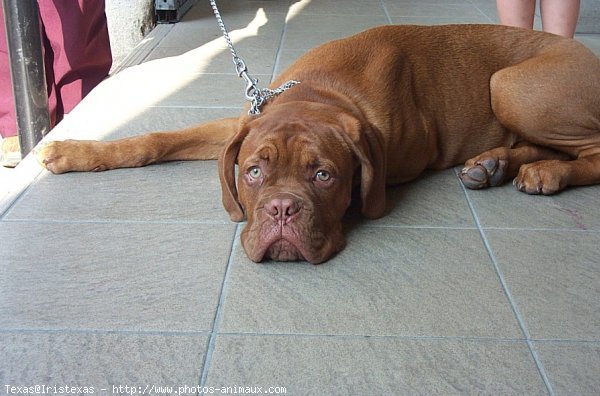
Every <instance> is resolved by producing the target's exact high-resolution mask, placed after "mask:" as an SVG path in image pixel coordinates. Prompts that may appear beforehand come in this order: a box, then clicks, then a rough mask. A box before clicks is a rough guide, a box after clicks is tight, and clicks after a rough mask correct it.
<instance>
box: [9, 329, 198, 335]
mask: <svg viewBox="0 0 600 396" xmlns="http://www.w3.org/2000/svg"><path fill="white" fill-rule="evenodd" d="M11 333H17V334H79V335H90V334H91V335H109V334H116V335H131V336H151V335H158V336H208V335H209V334H210V333H209V331H208V330H131V329H116V330H108V329H71V328H56V329H43V328H38V329H25V328H14V329H10V328H5V329H1V328H0V334H11Z"/></svg>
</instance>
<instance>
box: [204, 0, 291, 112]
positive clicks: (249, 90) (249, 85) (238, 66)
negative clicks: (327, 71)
mask: <svg viewBox="0 0 600 396" xmlns="http://www.w3.org/2000/svg"><path fill="white" fill-rule="evenodd" d="M209 2H210V5H211V7H212V9H213V12H214V13H215V17H216V18H217V24H218V25H219V28H220V29H221V32H223V37H224V38H225V41H227V46H228V47H229V51H230V52H231V56H232V58H233V64H234V65H235V70H236V72H237V75H238V77H241V78H243V79H244V80H245V81H246V92H245V97H246V99H247V100H249V101H250V102H251V103H250V110H248V114H250V115H256V114H260V107H261V106H262V105H263V104H264V103H265V102H266V101H267V100H269V99H271V98H272V97H275V96H277V95H280V94H282V93H283V92H285V91H287V90H288V89H290V88H292V87H293V86H294V85H296V84H300V82H299V81H295V80H289V81H287V82H286V83H284V84H282V85H280V86H279V87H278V88H275V89H269V88H263V89H259V88H258V79H254V78H252V77H250V75H249V74H248V68H247V67H246V63H245V62H244V60H243V59H242V58H240V57H239V56H238V55H237V52H236V51H235V48H234V47H233V42H232V41H231V38H230V37H229V33H228V31H227V28H226V27H225V23H224V22H223V18H221V13H220V12H219V9H218V8H217V3H216V0H209Z"/></svg>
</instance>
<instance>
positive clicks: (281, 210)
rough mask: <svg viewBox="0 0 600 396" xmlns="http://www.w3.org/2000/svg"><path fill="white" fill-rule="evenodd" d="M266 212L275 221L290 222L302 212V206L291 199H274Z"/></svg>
mask: <svg viewBox="0 0 600 396" xmlns="http://www.w3.org/2000/svg"><path fill="white" fill-rule="evenodd" d="M265 210H266V211H267V213H268V214H269V215H270V216H271V217H272V218H273V219H274V220H283V221H287V220H289V219H290V218H291V217H292V216H293V215H295V214H296V213H298V212H299V211H300V205H299V204H298V202H297V201H296V200H293V199H290V198H274V199H272V200H271V201H270V202H268V203H267V204H266V205H265Z"/></svg>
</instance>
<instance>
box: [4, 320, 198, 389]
mask: <svg viewBox="0 0 600 396" xmlns="http://www.w3.org/2000/svg"><path fill="white" fill-rule="evenodd" d="M206 341H207V339H206V337H205V336H202V335H169V336H163V335H140V334H94V333H70V334H64V333H37V332H35V333H10V332H8V333H7V332H4V333H0V355H1V356H2V359H0V380H1V381H2V390H1V391H0V393H1V394H3V395H4V394H7V393H4V392H5V391H6V385H10V386H15V387H16V386H21V387H23V386H26V387H31V386H35V385H36V384H39V385H42V384H43V385H47V386H52V387H53V386H54V385H56V388H57V392H56V393H55V392H54V388H51V390H50V391H49V392H45V394H67V392H66V389H65V388H64V387H65V386H68V387H80V388H82V389H80V390H78V389H75V390H71V392H70V394H78V395H83V394H100V395H103V394H104V395H112V394H134V393H133V392H135V393H137V394H142V393H143V391H144V390H146V389H147V390H148V392H150V390H152V388H151V387H152V386H153V385H156V386H173V387H175V389H174V391H173V392H168V391H167V392H157V390H158V389H157V388H155V389H154V392H151V393H148V392H146V394H169V395H170V394H173V395H174V394H177V393H176V390H177V388H178V387H179V386H186V385H187V386H188V387H193V386H197V385H198V380H199V378H200V372H201V371H202V362H203V359H204V354H205V351H206ZM113 386H115V387H116V388H113ZM119 386H121V392H119ZM125 386H128V387H129V389H128V390H126V389H125ZM147 386H149V387H148V388H146V387H147ZM60 387H63V392H60ZM84 387H87V392H86V391H85V390H84V389H83V388H84ZM132 387H133V388H132ZM92 388H93V392H92ZM102 389H106V390H105V391H103V390H102ZM163 390H165V389H163ZM40 394H41V392H40ZM181 394H185V395H188V394H195V393H191V392H190V393H181Z"/></svg>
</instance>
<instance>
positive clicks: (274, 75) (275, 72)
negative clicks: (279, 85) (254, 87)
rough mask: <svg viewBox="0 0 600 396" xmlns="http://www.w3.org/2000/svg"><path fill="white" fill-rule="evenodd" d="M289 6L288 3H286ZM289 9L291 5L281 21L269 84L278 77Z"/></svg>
mask: <svg viewBox="0 0 600 396" xmlns="http://www.w3.org/2000/svg"><path fill="white" fill-rule="evenodd" d="M288 4H289V3H288ZM290 8H291V5H289V6H288V12H287V13H286V15H285V19H284V21H283V28H282V29H281V37H280V38H279V45H278V46H277V52H276V53H275V61H274V62H273V71H272V72H271V80H270V81H269V82H270V83H272V82H273V81H274V80H275V79H276V78H277V75H278V71H279V70H278V69H279V63H280V61H281V51H283V43H284V42H285V36H286V33H287V27H288V24H287V18H288V15H289V13H290V12H289V9H290Z"/></svg>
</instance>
